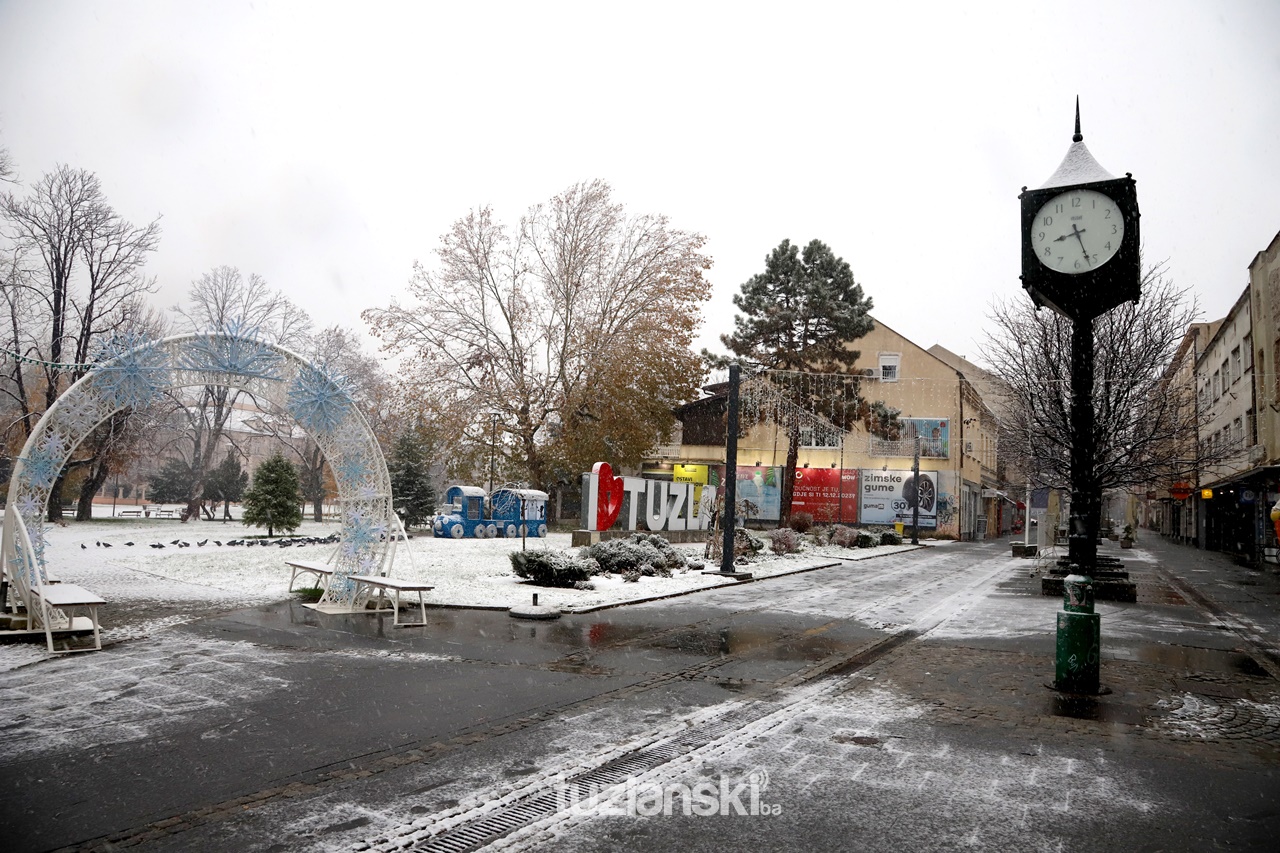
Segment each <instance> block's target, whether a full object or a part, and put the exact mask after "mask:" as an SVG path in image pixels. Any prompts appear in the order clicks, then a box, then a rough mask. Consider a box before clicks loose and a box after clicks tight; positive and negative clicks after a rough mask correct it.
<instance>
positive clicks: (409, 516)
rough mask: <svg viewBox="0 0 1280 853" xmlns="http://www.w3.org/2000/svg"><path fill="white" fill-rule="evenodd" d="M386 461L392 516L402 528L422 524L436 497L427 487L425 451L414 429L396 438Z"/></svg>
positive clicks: (428, 481)
mask: <svg viewBox="0 0 1280 853" xmlns="http://www.w3.org/2000/svg"><path fill="white" fill-rule="evenodd" d="M388 461H389V464H388V468H390V473H391V494H392V495H393V505H394V506H395V510H396V513H397V514H398V515H399V516H400V519H401V520H402V521H403V522H404V526H405V528H406V529H409V528H412V527H417V526H420V525H422V524H423V523H425V522H426V521H428V520H429V519H430V518H431V513H432V511H433V510H434V508H435V499H436V496H435V490H434V489H432V488H431V480H430V477H429V472H428V470H427V459H426V453H425V448H424V447H423V444H422V439H421V437H420V436H419V435H418V433H417V431H416V430H406V431H405V432H402V433H400V435H399V436H397V437H396V443H395V446H394V447H393V448H392V451H391V459H390V460H388Z"/></svg>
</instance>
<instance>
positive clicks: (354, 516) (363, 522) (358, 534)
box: [342, 509, 387, 571]
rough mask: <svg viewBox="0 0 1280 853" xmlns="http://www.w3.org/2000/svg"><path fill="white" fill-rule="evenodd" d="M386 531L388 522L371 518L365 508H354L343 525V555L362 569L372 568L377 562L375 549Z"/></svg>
mask: <svg viewBox="0 0 1280 853" xmlns="http://www.w3.org/2000/svg"><path fill="white" fill-rule="evenodd" d="M386 532H387V525H386V522H383V521H377V520H375V519H372V518H370V517H369V516H367V515H366V514H365V513H364V511H363V510H358V509H357V510H353V511H352V512H351V513H350V514H348V515H347V523H346V524H345V525H344V526H343V536H342V555H343V556H344V557H345V558H346V559H348V560H351V561H353V562H355V563H357V564H358V565H359V566H360V569H361V570H362V571H364V570H367V569H369V568H372V567H373V566H374V565H376V564H377V560H376V558H375V554H374V551H375V549H376V548H377V545H378V543H379V542H380V541H381V540H382V537H383V535H384V534H385V533H386Z"/></svg>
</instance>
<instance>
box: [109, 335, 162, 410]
mask: <svg viewBox="0 0 1280 853" xmlns="http://www.w3.org/2000/svg"><path fill="white" fill-rule="evenodd" d="M168 367H169V365H168V359H167V357H166V356H165V354H164V353H163V352H160V351H159V350H158V349H157V348H156V345H155V343H147V344H144V345H143V346H141V347H138V348H136V349H131V350H128V351H126V352H123V353H121V354H119V355H117V356H116V357H115V358H113V359H112V360H111V361H109V362H107V363H106V364H104V365H102V366H101V367H99V368H98V369H97V370H96V371H94V374H93V387H94V388H95V390H97V391H98V392H99V393H100V394H101V395H102V399H103V402H104V404H105V405H106V406H107V407H108V408H109V409H110V410H111V411H116V410H119V409H126V408H134V409H139V408H142V407H143V406H146V405H147V404H148V403H150V402H151V401H152V400H154V399H155V398H156V397H157V396H159V394H160V389H161V388H163V387H165V386H166V385H168V384H169V378H170V377H169V370H168Z"/></svg>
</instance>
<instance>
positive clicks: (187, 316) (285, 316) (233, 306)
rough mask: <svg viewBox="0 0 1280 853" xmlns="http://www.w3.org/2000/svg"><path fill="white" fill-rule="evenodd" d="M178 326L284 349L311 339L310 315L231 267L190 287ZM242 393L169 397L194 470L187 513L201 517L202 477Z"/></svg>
mask: <svg viewBox="0 0 1280 853" xmlns="http://www.w3.org/2000/svg"><path fill="white" fill-rule="evenodd" d="M173 310H174V312H175V313H176V314H178V315H179V317H180V318H181V320H180V325H181V326H183V327H185V329H186V330H187V331H192V332H209V331H213V332H233V333H238V334H248V335H254V336H256V337H258V338H260V339H262V340H264V341H268V342H270V343H273V344H277V345H279V346H283V347H286V348H288V349H294V350H298V349H302V348H304V347H305V346H306V345H307V343H308V341H309V337H308V335H309V332H310V329H311V318H310V317H309V316H307V313H306V312H305V311H303V310H302V309H301V308H299V307H298V306H297V305H295V304H294V303H292V302H290V301H289V299H288V298H287V297H285V296H284V294H282V293H280V292H279V291H276V290H273V289H271V288H270V287H269V286H268V285H267V282H266V281H265V280H264V279H263V278H262V277H261V276H258V275H256V274H251V275H250V276H249V277H248V278H247V279H246V278H245V277H244V276H243V275H241V273H240V270H238V269H236V268H235V267H228V266H221V267H217V268H215V269H213V270H211V271H210V272H207V273H205V274H204V275H202V276H201V277H200V278H199V279H198V280H197V281H195V282H194V283H193V284H192V286H191V291H190V293H189V294H188V295H187V301H186V303H185V304H183V305H180V306H178V307H176V308H174V309H173ZM240 395H241V392H240V391H239V390H238V389H236V388H230V387H227V386H224V385H205V386H202V387H200V388H199V389H197V390H196V391H195V392H194V394H193V393H192V392H191V391H190V390H189V389H183V390H182V391H180V392H178V393H176V394H174V395H173V399H174V402H175V403H176V404H177V411H178V413H179V416H180V419H181V421H182V424H183V429H182V432H181V442H182V443H183V444H184V445H185V446H184V447H183V448H181V450H180V451H179V452H180V453H181V455H182V456H183V458H184V459H186V460H187V461H188V462H189V464H190V466H191V471H192V475H193V476H192V481H191V489H190V493H189V494H188V495H187V509H186V517H187V518H191V517H199V513H200V508H201V505H202V504H203V502H204V480H205V477H206V476H207V474H208V473H209V472H210V471H211V470H212V469H213V467H214V466H215V465H216V464H217V463H218V462H219V461H221V458H222V455H223V454H221V453H219V447H220V446H221V444H222V442H223V439H224V438H225V437H226V432H227V424H228V423H229V422H230V420H231V417H232V414H233V413H234V411H235V408H236V404H237V402H238V401H239V399H240Z"/></svg>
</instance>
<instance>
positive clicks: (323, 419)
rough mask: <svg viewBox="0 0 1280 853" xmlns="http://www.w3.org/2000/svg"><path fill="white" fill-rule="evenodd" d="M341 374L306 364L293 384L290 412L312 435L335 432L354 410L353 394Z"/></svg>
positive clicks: (291, 387) (290, 396) (289, 405)
mask: <svg viewBox="0 0 1280 853" xmlns="http://www.w3.org/2000/svg"><path fill="white" fill-rule="evenodd" d="M345 385H346V383H345V382H344V381H343V380H342V378H341V377H339V376H330V375H329V374H328V373H326V372H325V371H323V370H321V369H318V368H315V367H312V366H311V365H305V366H303V367H302V368H300V369H299V370H298V375H297V377H296V378H295V379H294V380H293V384H292V385H290V386H289V402H288V411H289V414H291V415H293V417H294V419H295V420H296V421H297V422H298V423H299V424H300V425H301V426H302V428H303V429H305V430H307V432H310V433H311V434H313V435H315V434H317V433H322V434H329V433H332V432H334V431H335V430H336V429H337V428H338V426H339V425H340V424H341V423H342V422H343V421H344V420H345V419H346V417H347V415H348V414H349V413H350V411H351V407H352V400H351V395H350V394H348V393H347V390H346V387H345Z"/></svg>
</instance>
